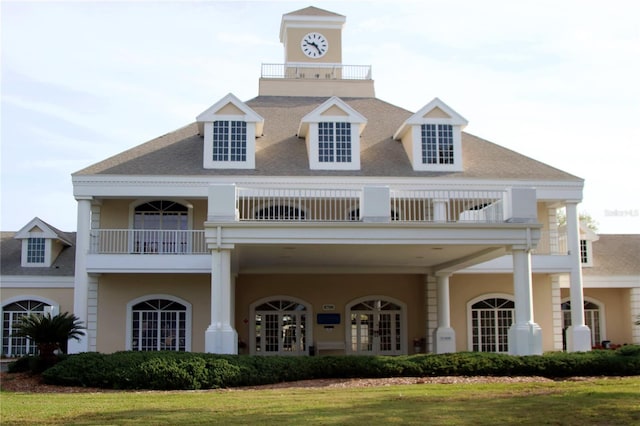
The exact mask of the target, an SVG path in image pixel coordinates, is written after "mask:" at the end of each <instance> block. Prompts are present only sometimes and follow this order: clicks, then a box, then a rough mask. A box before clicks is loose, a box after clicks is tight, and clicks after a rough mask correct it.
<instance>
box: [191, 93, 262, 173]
mask: <svg viewBox="0 0 640 426" xmlns="http://www.w3.org/2000/svg"><path fill="white" fill-rule="evenodd" d="M196 120H197V122H198V127H199V132H200V134H201V135H203V137H204V144H203V146H204V148H203V149H204V155H203V157H202V158H203V167H204V168H205V169H254V168H255V165H256V158H255V157H256V156H255V154H256V137H259V136H261V135H262V130H263V126H264V119H263V118H262V117H261V116H260V115H259V114H258V113H256V112H255V111H254V110H252V109H251V108H249V107H248V106H247V105H246V104H245V103H244V102H242V101H241V100H240V99H238V98H237V97H236V96H234V95H233V94H232V93H229V94H228V95H227V96H225V97H224V98H222V99H220V100H219V101H218V102H216V103H215V104H214V105H212V106H211V107H210V108H208V109H207V110H206V111H204V112H203V113H201V114H200V115H198V117H197V118H196Z"/></svg>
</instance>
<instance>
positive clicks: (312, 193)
mask: <svg viewBox="0 0 640 426" xmlns="http://www.w3.org/2000/svg"><path fill="white" fill-rule="evenodd" d="M361 195H362V191H360V190H351V189H278V188H259V189H258V188H238V189H237V196H236V199H237V206H236V208H237V210H238V213H239V218H240V220H241V221H256V220H257V221H306V222H345V221H350V220H358V219H359V207H360V197H361Z"/></svg>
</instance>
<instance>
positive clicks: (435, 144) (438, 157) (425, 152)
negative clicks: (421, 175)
mask: <svg viewBox="0 0 640 426" xmlns="http://www.w3.org/2000/svg"><path fill="white" fill-rule="evenodd" d="M421 133H422V164H453V163H454V156H453V154H454V149H453V126H452V125H451V124H423V125H422V126H421Z"/></svg>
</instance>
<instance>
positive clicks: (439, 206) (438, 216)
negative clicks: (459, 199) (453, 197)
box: [433, 198, 449, 222]
mask: <svg viewBox="0 0 640 426" xmlns="http://www.w3.org/2000/svg"><path fill="white" fill-rule="evenodd" d="M448 205H449V199H447V198H434V199H433V221H434V222H446V221H447V219H448V217H447V216H448V215H447V206H448Z"/></svg>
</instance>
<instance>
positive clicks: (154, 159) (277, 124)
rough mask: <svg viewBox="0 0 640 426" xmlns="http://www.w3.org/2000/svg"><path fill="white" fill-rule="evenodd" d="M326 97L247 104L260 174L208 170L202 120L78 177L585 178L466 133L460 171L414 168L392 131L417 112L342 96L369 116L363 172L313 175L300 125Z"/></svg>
mask: <svg viewBox="0 0 640 426" xmlns="http://www.w3.org/2000/svg"><path fill="white" fill-rule="evenodd" d="M327 99H329V97H287V96H258V97H256V98H254V99H252V100H250V101H247V102H246V104H247V105H248V106H249V107H250V108H251V109H252V110H254V111H255V112H256V113H258V114H260V116H262V117H263V118H264V120H265V121H264V135H263V136H262V137H260V138H258V139H257V140H256V168H255V170H238V169H229V170H222V169H204V167H203V157H202V156H203V139H202V136H200V135H199V134H198V126H197V123H192V124H190V125H187V126H185V127H182V128H180V129H178V130H176V131H174V132H171V133H168V134H166V135H164V136H160V137H158V138H156V139H153V140H151V141H149V142H147V143H144V144H142V145H139V146H137V147H135V148H132V149H130V150H127V151H124V152H122V153H120V154H118V155H115V156H114V157H111V158H108V159H106V160H104V161H101V162H99V163H96V164H94V165H92V166H89V167H87V168H85V169H83V170H80V171H78V172H76V173H75V174H74V175H93V174H99V175H151V176H153V175H156V176H194V175H195V176H215V175H221V176H222V175H236V176H379V177H440V178H442V177H446V178H451V179H514V180H543V181H582V179H580V178H578V177H576V176H574V175H571V174H569V173H566V172H563V171H561V170H559V169H556V168H554V167H551V166H549V165H547V164H544V163H541V162H539V161H536V160H533V159H531V158H529V157H526V156H524V155H522V154H519V153H517V152H514V151H512V150H509V149H507V148H504V147H501V146H499V145H496V144H494V143H491V142H489V141H486V140H484V139H481V138H479V137H477V136H473V135H471V134H468V133H464V132H463V134H462V155H463V167H464V170H463V171H461V172H424V171H414V170H413V168H412V167H411V163H410V162H409V159H408V157H407V154H406V153H405V151H404V148H403V146H402V143H401V142H399V141H395V140H393V134H394V132H395V131H396V130H397V129H399V128H400V126H401V125H402V123H404V122H405V120H407V119H408V118H409V117H411V116H412V115H413V113H412V112H410V111H407V110H406V109H404V108H400V107H397V106H395V105H391V104H389V103H387V102H384V101H382V100H379V99H375V98H341V99H342V101H344V102H345V103H346V104H348V105H349V106H350V107H351V108H353V109H355V110H356V111H358V113H360V114H362V115H363V116H364V117H366V119H367V122H368V124H367V127H366V128H365V130H364V132H363V133H362V138H361V141H360V147H361V170H354V171H331V170H310V168H309V164H308V156H307V152H306V146H305V143H304V139H300V138H298V137H297V135H296V132H297V131H298V126H299V125H300V120H301V119H302V117H304V116H305V115H306V114H308V113H310V112H311V111H313V110H314V109H315V108H317V107H318V106H319V105H320V104H322V103H323V102H325V101H326V100H327Z"/></svg>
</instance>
